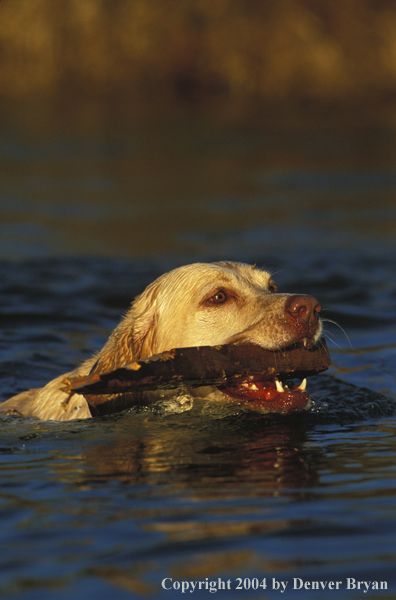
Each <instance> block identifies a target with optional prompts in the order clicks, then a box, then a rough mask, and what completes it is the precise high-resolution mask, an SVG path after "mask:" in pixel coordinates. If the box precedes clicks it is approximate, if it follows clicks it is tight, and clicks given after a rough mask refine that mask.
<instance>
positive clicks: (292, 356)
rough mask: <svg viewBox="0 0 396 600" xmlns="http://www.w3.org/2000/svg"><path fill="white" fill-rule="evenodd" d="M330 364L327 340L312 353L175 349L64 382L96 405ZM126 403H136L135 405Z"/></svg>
mask: <svg viewBox="0 0 396 600" xmlns="http://www.w3.org/2000/svg"><path fill="white" fill-rule="evenodd" d="M330 363H331V360H330V356H329V352H328V349H327V345H326V342H325V340H324V339H322V340H320V342H319V343H318V344H317V345H316V346H315V348H312V349H309V350H308V349H305V348H293V349H291V350H287V351H286V350H285V351H275V352H274V351H270V350H265V349H264V348H261V347H260V346H257V345H254V344H244V345H239V346H237V345H234V344H229V345H223V346H202V347H198V348H176V349H174V350H170V351H168V352H163V353H162V354H157V355H155V356H150V357H149V358H144V359H142V360H139V361H137V362H134V363H129V364H128V365H125V366H123V367H121V368H119V369H116V370H115V371H112V372H111V373H104V374H95V375H91V376H89V377H78V378H74V379H71V380H65V389H66V390H67V391H69V392H70V393H71V392H74V393H78V394H84V395H85V396H86V398H87V400H88V402H89V403H90V404H91V405H92V406H98V405H100V404H103V403H106V402H109V401H110V400H114V395H118V394H123V395H125V394H128V396H130V392H137V391H146V390H153V389H170V388H176V387H179V386H181V385H185V386H188V387H197V386H204V385H221V384H224V383H225V382H226V380H227V379H229V378H232V377H246V376H247V375H260V376H262V378H263V379H266V378H273V377H274V376H281V377H299V378H303V377H309V376H310V375H316V374H317V373H320V372H321V371H325V370H326V369H328V368H329V366H330ZM128 403H129V405H130V406H132V405H133V404H134V402H133V401H130V402H128ZM124 408H127V406H124Z"/></svg>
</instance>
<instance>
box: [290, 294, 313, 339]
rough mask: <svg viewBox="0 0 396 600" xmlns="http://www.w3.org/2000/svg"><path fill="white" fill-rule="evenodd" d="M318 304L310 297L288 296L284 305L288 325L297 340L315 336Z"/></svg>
mask: <svg viewBox="0 0 396 600" xmlns="http://www.w3.org/2000/svg"><path fill="white" fill-rule="evenodd" d="M321 310H322V307H321V306H320V304H319V302H318V301H317V300H316V298H313V297H312V296H290V297H289V298H288V299H287V301H286V304H285V315H286V318H287V320H288V324H289V326H290V328H291V329H292V331H294V333H295V334H296V336H297V338H298V339H304V338H305V339H310V338H313V337H314V336H315V333H316V332H317V329H318V325H319V313H320V311H321Z"/></svg>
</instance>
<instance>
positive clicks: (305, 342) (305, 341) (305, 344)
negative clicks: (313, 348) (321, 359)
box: [303, 338, 308, 348]
mask: <svg viewBox="0 0 396 600" xmlns="http://www.w3.org/2000/svg"><path fill="white" fill-rule="evenodd" d="M303 343H304V348H306V347H307V344H308V340H307V338H304V339H303Z"/></svg>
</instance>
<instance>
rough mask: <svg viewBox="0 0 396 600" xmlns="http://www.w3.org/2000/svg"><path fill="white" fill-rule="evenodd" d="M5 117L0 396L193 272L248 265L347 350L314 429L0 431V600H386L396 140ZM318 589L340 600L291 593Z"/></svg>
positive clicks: (314, 384) (154, 422)
mask: <svg viewBox="0 0 396 600" xmlns="http://www.w3.org/2000/svg"><path fill="white" fill-rule="evenodd" d="M10 114H11V116H9V119H8V121H7V123H6V122H4V124H3V131H4V135H3V140H2V144H1V155H2V164H1V166H0V171H1V177H2V191H1V192H0V219H1V222H0V230H1V237H0V257H1V263H0V306H1V331H2V336H1V341H0V378H1V397H2V399H6V398H8V397H10V396H11V395H13V394H15V393H16V392H19V391H21V390H23V389H26V388H28V387H38V386H40V385H42V384H43V383H45V382H46V381H48V380H49V379H51V378H53V377H55V376H56V375H58V374H60V373H62V372H64V371H67V370H68V369H70V368H71V367H73V366H74V365H76V364H78V363H79V362H80V361H82V360H84V359H85V358H87V357H88V356H90V355H91V353H92V351H93V350H95V349H98V348H100V347H101V345H102V344H103V343H104V341H105V340H106V338H107V335H108V333H109V331H110V330H111V329H112V328H113V327H114V326H115V325H116V323H117V322H118V320H119V318H120V316H121V315H122V313H123V312H124V311H125V310H126V309H127V307H128V306H129V303H130V302H131V300H132V298H133V297H134V296H135V295H136V294H137V293H139V292H140V291H141V290H142V289H143V288H144V287H145V286H146V285H147V284H148V283H150V282H151V281H152V280H153V279H154V278H155V277H157V276H158V275H160V274H161V273H162V272H164V271H167V270H169V269H170V268H173V267H175V266H178V265H180V264H185V263H187V262H191V261H193V260H217V259H225V258H229V259H235V260H242V261H247V262H253V263H254V262H257V263H258V264H259V265H262V266H264V267H267V268H269V269H270V270H272V271H273V272H274V273H276V274H275V275H274V278H275V281H276V283H277V285H278V287H279V288H280V291H288V292H289V291H292V292H296V293H309V294H312V295H315V296H316V297H317V298H319V299H320V301H321V303H322V306H323V307H324V311H323V315H324V317H325V318H328V319H330V320H334V321H336V322H337V323H338V324H339V325H340V326H341V327H342V329H343V330H344V331H345V332H346V334H347V335H345V334H344V333H343V331H342V330H341V329H339V328H337V327H336V326H335V325H333V324H331V323H326V327H325V328H326V333H327V335H328V345H329V349H330V353H331V355H332V359H333V365H332V367H331V369H330V371H329V372H328V373H327V374H323V375H320V376H318V377H316V378H312V379H311V380H310V382H309V390H310V392H311V393H312V396H313V398H314V400H315V406H314V410H313V411H312V412H311V413H303V414H299V415H292V416H288V417H280V416H274V417H268V416H260V415H255V414H252V413H242V412H238V410H237V409H235V407H230V408H227V407H218V406H214V405H212V404H210V403H205V402H196V403H195V405H194V408H193V409H192V410H191V411H189V412H186V413H181V414H173V415H172V414H168V415H164V414H162V413H161V411H155V410H140V411H132V412H129V413H126V414H120V415H114V416H112V417H107V418H104V419H93V420H90V421H80V422H72V423H52V422H40V421H34V420H22V419H19V418H6V419H3V420H2V421H1V423H0V460H1V470H0V500H1V502H0V519H1V527H0V548H1V549H2V550H0V577H1V588H0V597H3V598H7V599H8V598H17V599H18V600H19V599H20V600H27V599H29V600H30V599H36V598H37V599H40V600H46V599H47V598H48V599H51V600H52V598H55V597H56V598H60V599H68V600H69V599H71V598H81V599H85V598H87V599H88V598H92V597H94V598H96V599H98V600H100V599H106V600H107V599H109V598H112V599H117V600H118V599H120V600H121V599H124V598H145V597H147V598H176V597H185V596H186V595H187V594H190V592H189V591H187V592H186V593H185V594H182V590H181V588H180V589H175V588H177V586H178V585H179V583H180V582H196V581H202V582H203V583H202V584H201V587H202V589H201V590H199V589H195V591H194V592H193V593H191V594H190V596H191V597H194V598H195V597H198V598H204V597H205V598H207V597H211V596H213V593H211V592H210V591H209V589H206V588H208V587H209V582H211V581H213V582H217V584H216V585H217V586H220V587H221V583H220V584H219V578H220V579H221V581H222V582H224V583H225V585H226V586H228V588H227V587H226V589H225V590H220V591H218V592H216V594H217V596H215V597H223V598H237V597H238V598H243V599H248V598H252V599H257V598H276V597H280V596H281V597H283V598H289V597H290V598H292V597H307V594H309V597H310V598H312V599H316V598H317V599H322V598H327V597H337V598H340V599H344V598H352V597H353V598H366V597H371V598H376V599H381V598H390V597H395V589H396V576H395V568H394V566H395V556H396V544H395V535H394V532H395V518H396V511H395V495H396V467H395V464H396V463H395V450H396V448H395V441H394V440H395V429H396V420H395V411H394V406H395V399H396V382H395V375H394V374H395V370H396V369H395V367H396V343H395V329H396V311H395V298H396V283H395V282H396V277H395V265H396V245H395V242H394V239H395V236H394V233H395V231H396V204H395V191H396V190H395V188H396V175H395V173H396V170H395V164H396V156H395V148H396V145H395V141H396V135H395V130H394V127H393V125H392V122H390V123H389V122H388V123H387V124H386V126H385V125H383V124H381V123H379V124H378V123H377V124H373V123H371V122H369V123H367V122H364V123H360V124H359V123H358V124H353V123H351V122H349V121H348V120H345V119H343V120H341V121H340V123H338V125H337V123H334V122H333V123H331V124H326V120H325V119H323V120H319V121H318V122H313V121H310V120H305V121H301V120H299V119H295V120H292V119H291V118H289V119H286V117H285V118H284V119H283V120H282V119H279V120H278V121H276V122H274V121H271V120H269V121H268V122H266V123H261V124H260V125H256V126H254V125H246V124H244V125H240V124H235V123H234V124H232V123H231V124H227V123H225V122H223V121H221V119H220V120H219V121H218V122H216V123H214V122H213V121H210V120H205V119H201V120H200V119H196V118H192V117H191V116H189V117H188V118H187V117H186V116H184V117H183V118H181V117H180V118H176V117H172V119H171V120H170V121H168V122H164V121H163V120H161V119H159V120H158V121H156V122H154V123H149V124H148V123H143V124H137V123H130V122H128V121H127V120H126V118H125V115H121V116H120V121H117V120H114V119H115V117H114V118H113V120H111V119H108V120H106V119H104V117H103V115H99V116H98V115H96V116H95V115H93V116H92V114H91V113H90V115H91V116H90V118H91V121H89V119H84V118H83V117H82V116H81V115H80V116H79V115H74V121H73V120H72V117H71V116H70V115H67V114H66V116H65V122H64V123H63V124H60V121H59V120H57V118H56V115H55V116H54V115H51V114H47V116H46V117H44V116H41V121H39V122H38V123H37V120H36V119H33V118H32V117H29V114H28V113H25V112H22V113H21V112H19V113H10ZM84 114H85V113H84ZM15 115H16V116H15ZM83 116H84V115H83ZM16 117H18V118H16ZM79 119H80V120H79ZM71 122H72V123H74V126H73V127H71V125H70V123H71ZM120 123H121V124H120ZM238 578H240V579H238ZM348 580H349V584H350V587H353V584H354V581H355V585H357V583H356V582H358V581H363V580H364V581H371V582H378V586H380V582H386V583H387V587H388V590H387V591H386V590H373V589H370V590H369V591H368V592H367V593H365V592H364V588H363V587H362V588H361V589H360V591H359V590H357V589H354V590H353V589H347V583H348ZM320 581H322V582H325V581H327V582H329V581H334V582H337V581H340V582H341V583H340V584H339V589H338V590H329V589H328V587H326V588H325V589H324V590H322V589H318V590H315V589H309V591H307V590H308V588H307V587H306V588H305V589H304V588H302V589H293V585H294V586H295V587H297V588H298V587H299V586H300V585H301V582H303V583H302V585H304V584H305V585H306V586H309V585H310V582H314V583H313V584H312V585H311V587H312V586H313V587H315V585H318V584H317V583H316V584H315V582H320ZM161 582H164V587H165V588H171V589H164V587H162V585H161ZM178 582H179V583H178ZM227 582H229V583H227ZM280 582H284V583H286V584H287V585H286V591H285V592H284V593H282V592H281V591H280V590H281V587H280V588H279V589H276V587H277V585H279V586H281V583H280ZM172 585H174V586H175V588H174V587H172ZM180 585H181V583H180ZM213 585H214V584H213ZM264 585H266V586H267V587H265V588H264ZM205 586H206V588H205ZM238 586H239V587H240V588H241V589H237V588H238ZM260 586H261V587H260ZM254 588H257V589H254ZM190 589H191V588H190ZM281 594H282V595H281Z"/></svg>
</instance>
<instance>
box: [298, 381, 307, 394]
mask: <svg viewBox="0 0 396 600" xmlns="http://www.w3.org/2000/svg"><path fill="white" fill-rule="evenodd" d="M306 388H307V380H306V379H303V380H302V382H301V385H299V386H298V389H299V390H301V391H302V392H305V390H306Z"/></svg>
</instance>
